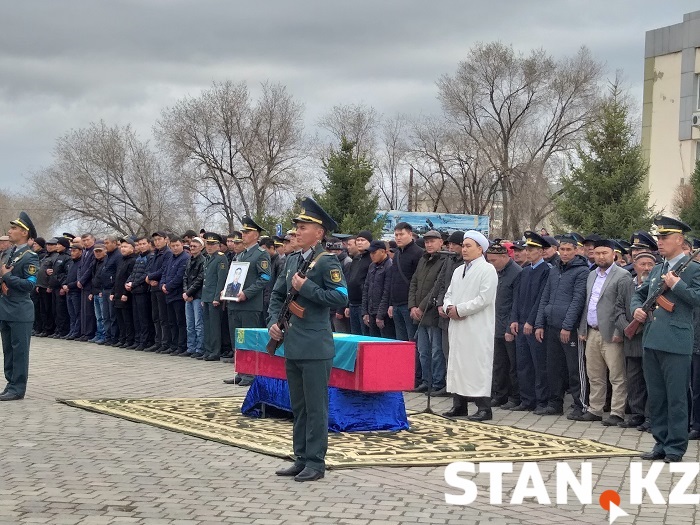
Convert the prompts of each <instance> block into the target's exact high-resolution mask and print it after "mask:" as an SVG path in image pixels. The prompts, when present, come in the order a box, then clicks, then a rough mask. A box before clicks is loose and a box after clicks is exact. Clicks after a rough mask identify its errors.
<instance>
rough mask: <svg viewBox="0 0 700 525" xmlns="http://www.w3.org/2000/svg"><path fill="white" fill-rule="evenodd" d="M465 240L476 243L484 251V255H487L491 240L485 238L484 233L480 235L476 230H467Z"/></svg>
mask: <svg viewBox="0 0 700 525" xmlns="http://www.w3.org/2000/svg"><path fill="white" fill-rule="evenodd" d="M464 238H465V239H472V240H473V241H476V242H477V244H478V245H479V246H481V248H482V249H483V250H484V253H486V250H488V249H489V240H488V239H487V238H486V237H484V234H483V233H479V232H478V231H476V230H467V231H465V232H464Z"/></svg>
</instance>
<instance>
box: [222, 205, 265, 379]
mask: <svg viewBox="0 0 700 525" xmlns="http://www.w3.org/2000/svg"><path fill="white" fill-rule="evenodd" d="M241 224H242V227H241V237H242V240H243V242H242V246H243V249H242V250H241V252H240V253H239V254H238V255H237V256H236V261H237V262H247V263H248V272H247V273H246V277H245V281H244V282H243V283H242V287H241V289H240V291H238V292H237V293H236V300H235V301H228V302H227V304H226V310H227V311H228V328H229V333H230V338H231V339H230V341H231V348H232V350H231V352H233V348H235V347H236V330H237V329H238V328H261V327H263V326H265V324H264V322H263V321H264V317H265V316H264V314H263V292H264V290H265V287H266V286H267V283H269V282H270V256H269V254H268V253H267V252H266V251H265V250H264V249H263V248H261V247H260V245H259V244H258V240H259V239H260V232H262V231H263V227H262V226H260V225H258V224H257V223H256V222H255V221H254V220H253V219H252V218H250V217H243V219H242V220H241ZM239 377H240V380H239V381H238V384H239V385H240V386H250V384H251V383H252V382H253V376H248V375H241V376H239ZM229 381H230V380H229ZM234 383H236V379H235V378H234Z"/></svg>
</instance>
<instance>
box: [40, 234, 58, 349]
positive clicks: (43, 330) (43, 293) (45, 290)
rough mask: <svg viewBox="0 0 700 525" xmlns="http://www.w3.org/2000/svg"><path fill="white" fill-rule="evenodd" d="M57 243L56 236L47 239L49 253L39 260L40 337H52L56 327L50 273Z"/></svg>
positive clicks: (55, 255)
mask: <svg viewBox="0 0 700 525" xmlns="http://www.w3.org/2000/svg"><path fill="white" fill-rule="evenodd" d="M56 245H57V241H56V238H55V237H52V238H50V239H49V240H48V241H46V243H45V246H46V252H47V255H46V257H44V258H43V259H41V260H40V261H39V271H38V272H37V274H36V292H37V294H38V297H39V315H40V316H41V321H40V324H39V327H40V332H39V333H38V334H37V336H38V337H50V336H51V335H53V333H54V330H55V329H56V326H55V321H54V313H53V294H52V293H51V289H50V288H49V273H48V272H49V270H51V269H52V268H53V264H54V261H55V260H56V257H57V256H58V254H57V253H56Z"/></svg>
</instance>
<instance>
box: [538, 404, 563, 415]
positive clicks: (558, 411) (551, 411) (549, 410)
mask: <svg viewBox="0 0 700 525" xmlns="http://www.w3.org/2000/svg"><path fill="white" fill-rule="evenodd" d="M541 415H542V416H563V415H564V409H563V408H557V407H553V406H546V407H544V410H542V413H541Z"/></svg>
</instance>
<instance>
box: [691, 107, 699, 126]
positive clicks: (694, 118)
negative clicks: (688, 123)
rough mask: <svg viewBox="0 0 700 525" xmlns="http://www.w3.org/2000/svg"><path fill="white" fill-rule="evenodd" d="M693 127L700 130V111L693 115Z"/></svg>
mask: <svg viewBox="0 0 700 525" xmlns="http://www.w3.org/2000/svg"><path fill="white" fill-rule="evenodd" d="M692 120H693V126H694V127H696V128H700V111H698V112H697V113H693V118H692Z"/></svg>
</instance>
